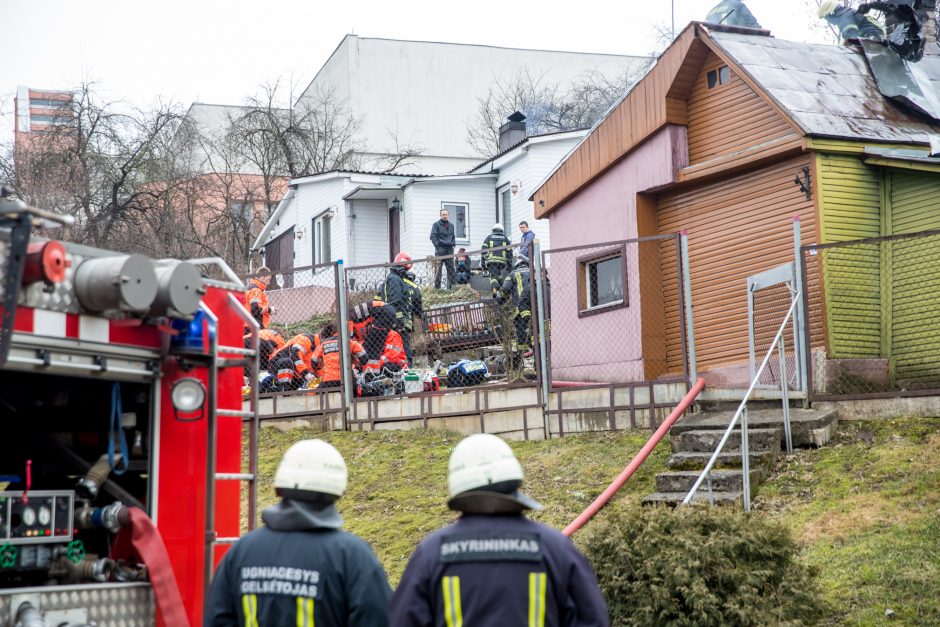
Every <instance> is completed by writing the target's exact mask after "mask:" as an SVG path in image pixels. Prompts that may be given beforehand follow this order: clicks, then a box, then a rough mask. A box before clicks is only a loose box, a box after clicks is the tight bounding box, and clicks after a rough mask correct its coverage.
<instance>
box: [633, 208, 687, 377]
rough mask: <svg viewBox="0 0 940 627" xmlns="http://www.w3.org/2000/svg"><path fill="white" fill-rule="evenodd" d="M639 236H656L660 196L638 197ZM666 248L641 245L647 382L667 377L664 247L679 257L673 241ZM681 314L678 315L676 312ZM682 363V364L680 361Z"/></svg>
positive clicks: (639, 260)
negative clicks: (665, 375)
mask: <svg viewBox="0 0 940 627" xmlns="http://www.w3.org/2000/svg"><path fill="white" fill-rule="evenodd" d="M636 223H637V235H639V236H640V237H645V236H648V235H656V197H655V196H649V195H647V194H637V196H636ZM667 243H668V244H669V245H668V246H667V245H666V243H664V244H663V245H662V246H661V245H660V242H658V241H655V240H653V241H645V242H640V243H638V244H637V264H638V268H637V270H638V272H639V275H640V317H641V320H642V322H641V328H642V329H643V334H642V342H643V344H642V346H643V370H644V376H645V378H646V380H647V381H653V380H655V379H657V378H658V377H660V376H662V375H664V374H666V370H667V365H668V361H667V359H666V344H667V342H666V314H665V311H664V310H663V282H662V256H663V254H664V253H663V251H662V250H661V249H662V248H665V249H666V250H665V254H671V255H673V256H675V252H674V251H675V243H674V242H673V241H672V240H669V241H668V242H667ZM676 313H677V315H678V312H676ZM680 363H681V362H680Z"/></svg>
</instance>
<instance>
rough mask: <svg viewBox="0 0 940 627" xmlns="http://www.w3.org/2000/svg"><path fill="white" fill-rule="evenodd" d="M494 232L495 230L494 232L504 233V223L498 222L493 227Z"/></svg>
mask: <svg viewBox="0 0 940 627" xmlns="http://www.w3.org/2000/svg"><path fill="white" fill-rule="evenodd" d="M493 230H494V231H502V230H503V225H502V223H501V222H497V223H496V224H494V225H493Z"/></svg>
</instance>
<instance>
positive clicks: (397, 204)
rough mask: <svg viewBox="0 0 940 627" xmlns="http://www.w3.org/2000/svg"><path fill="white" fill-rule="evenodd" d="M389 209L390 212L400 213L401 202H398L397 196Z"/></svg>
mask: <svg viewBox="0 0 940 627" xmlns="http://www.w3.org/2000/svg"><path fill="white" fill-rule="evenodd" d="M389 208H390V209H391V210H392V211H401V201H400V200H398V196H395V198H394V199H392V204H391V205H390V206H389Z"/></svg>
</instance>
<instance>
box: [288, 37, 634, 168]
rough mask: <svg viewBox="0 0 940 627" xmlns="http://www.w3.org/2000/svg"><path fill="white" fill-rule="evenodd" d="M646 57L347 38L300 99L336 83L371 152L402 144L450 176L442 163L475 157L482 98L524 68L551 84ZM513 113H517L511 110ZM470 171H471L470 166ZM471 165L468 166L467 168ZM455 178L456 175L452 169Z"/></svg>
mask: <svg viewBox="0 0 940 627" xmlns="http://www.w3.org/2000/svg"><path fill="white" fill-rule="evenodd" d="M646 61H647V60H646V58H643V57H627V56H620V55H606V54H589V53H575V52H556V51H545V50H520V49H512V48H497V47H492V46H478V45H467V44H452V43H436V42H417V41H398V40H392V39H374V38H363V37H357V36H356V35H347V36H346V37H345V38H344V39H343V41H342V42H341V43H340V45H339V46H338V47H337V49H336V51H335V52H334V54H333V55H332V56H331V57H330V58H329V60H327V62H326V64H324V66H323V67H322V68H321V70H320V71H319V73H318V74H317V76H316V77H315V78H314V79H313V81H312V82H311V84H310V86H309V87H308V88H307V90H306V91H305V92H304V95H303V96H301V98H304V97H308V96H310V95H311V94H313V93H314V92H316V90H317V89H318V88H319V89H323V88H324V87H327V86H332V87H334V88H335V89H336V95H337V96H338V97H340V98H342V99H345V100H346V101H347V102H348V103H349V105H350V107H351V108H352V111H353V113H354V115H356V116H357V117H360V118H361V119H362V129H361V133H360V136H361V138H362V140H363V142H364V145H365V146H367V147H368V151H369V152H373V153H374V152H388V151H390V150H391V148H392V140H391V138H390V137H389V130H392V131H393V132H394V131H397V135H398V138H399V141H400V142H403V143H406V144H409V143H410V144H420V145H421V146H422V148H423V149H424V153H423V158H422V163H421V164H419V168H424V167H427V168H428V169H427V170H426V171H427V173H430V174H444V173H448V172H446V171H441V170H437V169H436V168H437V166H445V165H446V162H444V161H440V162H439V163H438V161H436V160H438V158H440V157H445V158H453V157H465V158H469V157H476V156H478V155H476V154H475V153H474V151H473V150H472V149H471V148H470V146H469V145H468V144H467V140H466V134H467V122H468V121H469V120H471V119H472V118H473V117H474V115H475V114H476V112H477V108H478V98H480V97H483V96H485V95H486V93H487V91H488V90H489V89H490V88H491V87H492V86H493V85H495V84H497V83H499V82H500V81H502V82H507V81H508V80H510V79H511V78H513V77H515V76H517V75H518V74H520V73H521V72H523V71H528V72H529V73H530V74H531V75H533V76H538V77H542V80H543V81H544V82H545V83H553V82H568V81H570V80H571V79H573V78H575V77H577V76H580V75H583V74H585V73H587V72H591V71H599V72H602V73H604V74H605V75H608V76H614V75H617V74H622V73H624V72H626V71H628V70H630V69H633V68H637V67H639V66H641V65H642V64H644V63H645V62H646ZM506 113H507V114H509V113H511V111H507V112H506ZM468 167H469V166H468ZM465 169H467V168H462V169H461V170H458V171H462V170H465ZM450 173H455V172H450Z"/></svg>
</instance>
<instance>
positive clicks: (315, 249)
mask: <svg viewBox="0 0 940 627" xmlns="http://www.w3.org/2000/svg"><path fill="white" fill-rule="evenodd" d="M517 130H518V129H517ZM523 133H524V129H523ZM586 133H587V131H569V132H562V133H551V134H547V135H538V136H531V137H526V136H525V135H524V134H523V135H520V136H521V137H522V139H520V140H519V141H517V142H516V143H515V144H514V145H511V146H509V147H508V148H506V149H505V150H504V151H502V152H501V153H500V154H498V155H496V156H495V157H493V158H491V159H488V160H487V161H485V162H483V163H478V164H477V165H476V167H474V168H472V169H471V170H470V171H469V172H467V173H466V174H452V175H440V176H421V175H407V174H375V173H370V172H350V171H338V172H325V173H323V174H317V175H314V176H308V177H303V178H298V179H294V180H292V181H291V182H290V190H289V191H288V193H287V194H286V195H285V197H284V199H283V200H282V201H281V203H280V204H279V205H278V207H277V209H276V210H275V212H274V214H272V216H271V218H270V220H268V222H267V224H265V226H264V228H263V229H262V231H261V233H260V234H259V236H258V238H257V240H256V241H255V244H254V248H255V249H256V250H260V249H264V251H265V263H266V265H267V266H268V267H270V268H271V269H272V270H274V271H275V272H277V273H279V274H282V275H286V274H289V271H290V270H292V269H294V268H302V267H306V266H310V265H317V264H321V263H328V262H330V261H333V260H336V259H343V260H344V262H345V264H346V265H347V266H361V265H370V264H378V263H387V262H389V261H391V260H392V259H394V257H395V255H396V254H397V253H398V252H399V251H402V250H406V251H408V252H409V253H411V254H412V256H413V257H414V258H415V259H421V258H425V257H428V256H431V255H433V254H434V247H433V245H432V244H431V241H430V233H431V226H432V225H433V224H434V222H435V221H436V220H438V218H439V214H440V211H441V209H443V208H446V209H447V210H448V212H449V213H450V220H451V222H453V223H454V226H455V231H456V235H457V248H460V247H464V248H466V249H467V250H468V251H472V250H478V249H479V248H480V247H481V245H482V243H483V240H484V239H485V238H486V236H487V235H489V233H490V232H491V230H492V228H493V224H494V223H496V222H501V223H503V225H504V226H505V230H506V235H507V236H508V237H509V238H510V239H511V240H512V241H513V242H517V241H519V237H520V235H519V231H518V228H517V225H518V224H519V222H520V221H522V220H525V221H527V222H528V223H529V225H530V227H531V228H533V229H534V230H535V232H536V235H537V236H538V238H539V239H540V241H541V243H542V246H543V248H547V247H548V246H549V245H550V238H551V235H550V233H549V230H548V221H547V220H539V221H536V220H535V212H534V210H533V205H532V202H531V201H529V200H528V198H529V196H531V194H532V192H533V191H534V189H535V187H536V186H537V185H538V184H539V183H540V182H541V181H542V180H543V179H544V177H545V176H547V175H548V173H549V172H551V171H552V169H553V168H554V167H555V165H556V164H557V163H558V162H559V161H561V159H562V158H563V157H564V156H565V155H566V154H567V153H568V152H569V151H570V150H571V149H572V148H574V147H575V146H576V145H577V144H578V142H579V141H580V140H581V139H582V138H583V137H584V135H585V134H586ZM297 280H300V277H299V276H298V277H297V279H295V282H296V281H297ZM290 283H291V281H290V280H288V281H287V284H288V285H287V286H290ZM279 284H281V285H284V282H283V281H279Z"/></svg>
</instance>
